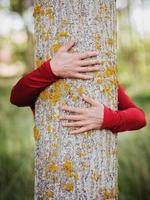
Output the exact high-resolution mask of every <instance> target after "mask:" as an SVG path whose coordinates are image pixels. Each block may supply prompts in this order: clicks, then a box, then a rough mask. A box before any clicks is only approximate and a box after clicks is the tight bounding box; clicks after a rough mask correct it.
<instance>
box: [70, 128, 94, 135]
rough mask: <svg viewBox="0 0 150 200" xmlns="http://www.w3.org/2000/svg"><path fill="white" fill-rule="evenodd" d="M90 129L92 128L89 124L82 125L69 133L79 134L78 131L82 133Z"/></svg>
mask: <svg viewBox="0 0 150 200" xmlns="http://www.w3.org/2000/svg"><path fill="white" fill-rule="evenodd" d="M91 129H92V128H91V127H90V126H83V127H81V128H79V129H76V130H74V131H71V132H70V133H69V134H79V133H83V132H86V131H89V130H91Z"/></svg>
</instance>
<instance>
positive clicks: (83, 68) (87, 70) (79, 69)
mask: <svg viewBox="0 0 150 200" xmlns="http://www.w3.org/2000/svg"><path fill="white" fill-rule="evenodd" d="M76 69H77V70H78V71H79V72H93V71H98V70H99V67H77V68H76Z"/></svg>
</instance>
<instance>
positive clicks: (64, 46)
mask: <svg viewBox="0 0 150 200" xmlns="http://www.w3.org/2000/svg"><path fill="white" fill-rule="evenodd" d="M74 43H75V38H74V37H71V39H70V40H69V41H68V42H67V43H66V44H64V45H63V46H61V47H60V48H59V51H68V50H69V49H70V48H71V47H73V45H74Z"/></svg>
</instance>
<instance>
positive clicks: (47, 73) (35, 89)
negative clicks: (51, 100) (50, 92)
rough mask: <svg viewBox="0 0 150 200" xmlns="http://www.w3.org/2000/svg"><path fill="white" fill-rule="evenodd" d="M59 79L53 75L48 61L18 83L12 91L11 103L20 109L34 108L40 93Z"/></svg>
mask: <svg viewBox="0 0 150 200" xmlns="http://www.w3.org/2000/svg"><path fill="white" fill-rule="evenodd" d="M59 78H60V77H58V76H55V75H54V74H53V73H52V70H51V67H50V60H48V61H46V62H45V63H43V64H42V65H41V67H39V68H37V69H36V70H33V71H32V72H30V73H28V74H27V75H25V76H24V77H22V78H21V79H20V80H19V81H18V82H17V83H16V85H15V86H14V87H13V88H12V91H11V96H10V102H11V103H12V104H14V105H16V106H19V107H21V106H30V107H32V108H34V104H35V101H36V99H37V97H38V95H39V94H40V92H41V91H42V90H43V89H45V88H46V87H48V86H49V85H51V84H52V83H53V82H55V81H56V80H57V79H59Z"/></svg>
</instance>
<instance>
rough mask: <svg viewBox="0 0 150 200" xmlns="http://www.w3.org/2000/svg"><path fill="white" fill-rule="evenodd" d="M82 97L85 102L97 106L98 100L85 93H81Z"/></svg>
mask: <svg viewBox="0 0 150 200" xmlns="http://www.w3.org/2000/svg"><path fill="white" fill-rule="evenodd" d="M82 97H83V99H84V100H85V101H86V102H87V103H89V104H91V105H93V106H97V105H98V102H97V101H96V100H94V99H92V98H91V97H89V96H87V95H85V94H83V95H82Z"/></svg>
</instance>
